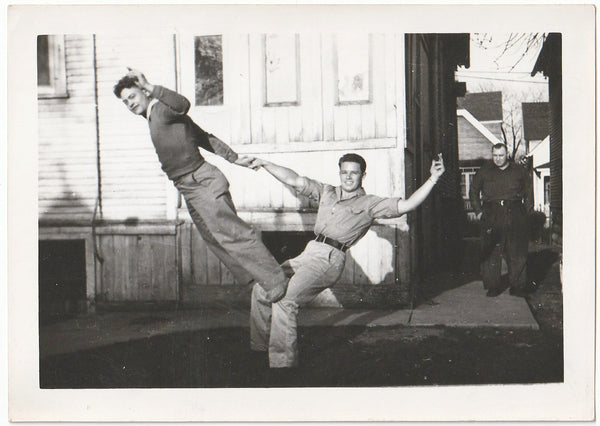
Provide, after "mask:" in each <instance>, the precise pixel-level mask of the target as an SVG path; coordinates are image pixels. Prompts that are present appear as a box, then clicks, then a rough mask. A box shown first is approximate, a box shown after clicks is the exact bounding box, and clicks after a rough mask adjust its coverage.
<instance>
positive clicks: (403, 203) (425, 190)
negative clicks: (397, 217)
mask: <svg viewBox="0 0 600 426" xmlns="http://www.w3.org/2000/svg"><path fill="white" fill-rule="evenodd" d="M445 170H446V169H445V168H444V160H442V159H441V157H440V159H439V160H433V161H432V162H431V169H430V170H429V171H430V173H431V176H430V177H429V179H427V180H426V181H425V183H423V185H421V187H420V188H419V189H417V190H416V191H415V192H414V193H413V194H412V195H411V196H410V197H409V198H408V199H407V200H399V201H398V213H399V214H404V213H407V212H409V211H411V210H414V209H416V208H417V207H419V206H420V205H421V203H422V202H423V201H425V199H426V198H427V196H428V195H429V193H430V192H431V190H432V189H433V187H434V186H435V184H436V183H437V181H438V179H439V178H440V176H442V174H443V173H444V171H445Z"/></svg>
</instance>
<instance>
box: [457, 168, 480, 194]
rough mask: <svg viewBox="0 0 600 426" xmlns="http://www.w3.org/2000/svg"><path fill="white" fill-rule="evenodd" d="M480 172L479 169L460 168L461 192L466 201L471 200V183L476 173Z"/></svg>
mask: <svg viewBox="0 0 600 426" xmlns="http://www.w3.org/2000/svg"><path fill="white" fill-rule="evenodd" d="M477 170H479V168H478V167H461V168H460V172H461V175H460V192H461V195H462V197H463V199H464V200H468V199H469V191H470V190H471V183H472V182H473V177H474V176H475V173H477Z"/></svg>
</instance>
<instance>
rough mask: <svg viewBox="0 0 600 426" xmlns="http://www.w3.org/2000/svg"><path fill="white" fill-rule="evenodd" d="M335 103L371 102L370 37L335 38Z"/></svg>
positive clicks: (341, 35) (351, 35) (345, 35)
mask: <svg viewBox="0 0 600 426" xmlns="http://www.w3.org/2000/svg"><path fill="white" fill-rule="evenodd" d="M335 45H336V69H337V85H336V88H337V102H338V104H341V105H343V104H364V103H369V102H371V74H372V73H371V37H370V36H369V35H366V34H364V35H361V34H340V35H338V36H337V37H336V44H335Z"/></svg>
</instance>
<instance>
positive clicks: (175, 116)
mask: <svg viewBox="0 0 600 426" xmlns="http://www.w3.org/2000/svg"><path fill="white" fill-rule="evenodd" d="M150 96H151V97H152V98H154V99H157V100H158V102H157V103H155V104H154V105H153V106H152V109H151V110H150V117H148V126H149V127H150V137H151V138H152V143H153V144H154V148H155V149H156V153H157V154H158V159H159V160H160V163H161V165H162V169H163V170H164V172H165V173H166V174H167V176H168V177H169V179H171V180H175V179H177V178H179V177H181V176H183V175H185V174H187V173H190V172H192V171H194V170H196V169H197V168H198V167H200V165H202V163H203V162H204V161H205V160H204V158H203V157H202V155H200V152H199V150H198V147H201V148H203V149H206V150H207V151H209V152H212V153H215V154H217V155H219V156H221V157H223V158H225V159H226V160H227V161H229V162H231V163H233V162H235V161H236V160H237V158H238V155H237V154H236V153H235V152H234V151H233V150H232V149H231V148H230V147H229V146H228V145H227V144H225V143H223V142H221V141H220V140H219V139H218V138H216V137H214V136H213V135H211V134H209V133H207V132H205V131H204V130H202V129H201V128H200V127H199V126H198V125H197V124H196V123H194V122H193V121H192V119H191V118H190V117H189V116H188V115H187V112H188V110H189V109H190V102H189V101H188V100H187V99H186V98H185V97H184V96H181V95H180V94H178V93H176V92H174V91H172V90H169V89H167V88H165V87H162V86H154V90H153V91H152V94H151V95H150Z"/></svg>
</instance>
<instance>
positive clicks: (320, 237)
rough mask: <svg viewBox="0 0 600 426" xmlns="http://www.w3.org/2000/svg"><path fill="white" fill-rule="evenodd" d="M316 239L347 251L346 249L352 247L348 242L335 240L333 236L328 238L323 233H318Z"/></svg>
mask: <svg viewBox="0 0 600 426" xmlns="http://www.w3.org/2000/svg"><path fill="white" fill-rule="evenodd" d="M315 241H317V242H319V243H325V244H327V245H330V246H331V247H334V248H336V249H338V250H341V251H343V252H346V250H348V249H349V248H350V246H349V245H348V244H345V243H340V242H339V241H337V240H334V239H333V238H328V237H326V236H325V235H323V234H318V235H317V238H315Z"/></svg>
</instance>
